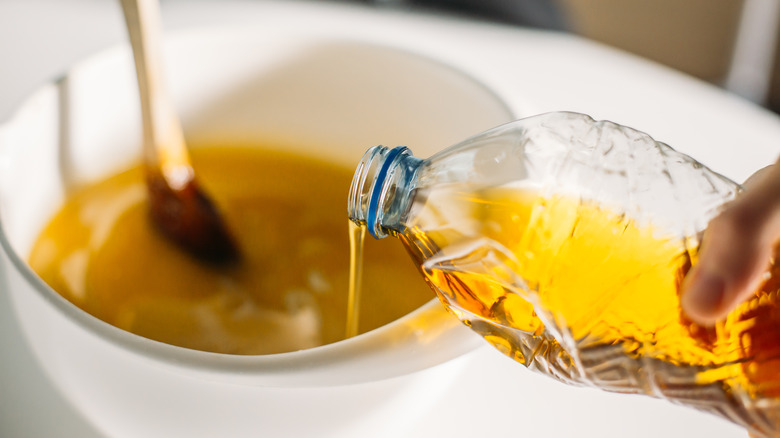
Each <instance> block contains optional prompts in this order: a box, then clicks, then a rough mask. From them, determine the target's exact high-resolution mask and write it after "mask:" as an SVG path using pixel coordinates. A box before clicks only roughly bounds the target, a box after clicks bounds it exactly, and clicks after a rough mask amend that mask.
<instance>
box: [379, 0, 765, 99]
mask: <svg viewBox="0 0 780 438" xmlns="http://www.w3.org/2000/svg"><path fill="white" fill-rule="evenodd" d="M364 1H365V2H367V3H371V4H375V5H378V6H385V7H395V8H407V9H422V10H428V11H437V12H443V13H450V14H458V15H463V16H469V17H471V18H476V19H483V20H491V21H497V22H503V23H508V24H512V25H520V26H530V27H536V28H545V29H554V30H560V31H566V32H572V33H576V34H579V35H581V36H584V37H586V38H589V39H592V40H595V41H598V42H601V43H604V44H607V45H610V46H613V47H616V48H619V49H622V50H625V51H628V52H631V53H633V54H636V55H638V56H641V57H643V58H647V59H650V60H653V61H656V62H659V63H661V64H664V65H667V66H669V67H671V68H674V69H676V70H680V71H682V72H684V73H687V74H689V75H692V76H694V77H697V78H699V79H702V80H704V81H707V82H709V83H712V84H714V85H717V86H720V87H724V88H726V89H728V90H730V91H732V92H734V93H736V94H739V95H740V96H742V97H744V98H746V99H749V100H751V101H753V102H756V103H758V104H760V105H764V106H767V107H768V108H770V109H772V110H773V111H775V112H778V111H780V65H779V64H780V63H778V61H777V59H778V57H777V56H776V52H777V46H778V44H777V33H778V32H777V28H778V21H780V1H778V0H684V1H679V0H652V1H647V0H364Z"/></svg>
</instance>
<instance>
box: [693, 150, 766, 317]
mask: <svg viewBox="0 0 780 438" xmlns="http://www.w3.org/2000/svg"><path fill="white" fill-rule="evenodd" d="M778 240H780V166H778V165H775V166H773V167H772V168H771V169H769V170H768V171H767V172H765V174H763V175H761V177H760V178H758V180H757V181H755V184H753V185H752V186H751V187H750V189H749V190H748V191H746V192H745V193H744V194H743V195H741V196H739V197H738V198H737V199H736V200H735V201H733V202H732V203H731V204H729V206H727V207H726V209H725V210H724V211H723V212H722V213H721V214H720V215H718V216H717V217H716V218H715V219H713V220H712V221H711V222H710V224H709V226H708V227H707V230H706V231H705V232H704V238H703V240H702V247H701V251H700V253H699V260H698V263H697V264H696V266H694V267H693V269H691V271H690V272H689V273H688V276H687V277H686V279H685V281H684V282H683V285H682V299H681V304H682V308H683V311H684V312H685V313H686V314H687V315H688V317H690V318H691V319H692V320H693V321H696V322H698V323H700V324H705V325H712V324H714V323H715V322H716V321H718V320H719V319H722V318H723V317H725V316H726V315H727V314H728V313H729V312H730V311H731V310H733V309H734V308H735V307H737V306H738V305H739V304H740V303H742V302H743V301H744V300H746V299H747V298H749V297H750V296H751V295H752V294H753V293H755V291H756V290H757V289H758V287H759V286H761V283H762V282H763V281H764V280H765V273H766V272H767V268H768V267H769V263H770V260H771V258H772V253H773V249H774V247H775V245H776V244H777V243H778Z"/></svg>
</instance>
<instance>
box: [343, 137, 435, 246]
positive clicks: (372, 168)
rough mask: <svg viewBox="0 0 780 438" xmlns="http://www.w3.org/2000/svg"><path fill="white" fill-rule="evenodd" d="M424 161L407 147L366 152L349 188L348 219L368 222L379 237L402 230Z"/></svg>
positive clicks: (380, 147) (383, 148)
mask: <svg viewBox="0 0 780 438" xmlns="http://www.w3.org/2000/svg"><path fill="white" fill-rule="evenodd" d="M422 163H423V160H421V159H419V158H416V157H414V156H413V155H412V152H411V151H410V150H409V149H408V148H406V147H404V146H399V147H396V148H393V149H390V148H387V147H384V146H374V147H372V148H370V149H369V150H368V151H366V153H365V154H364V155H363V159H362V160H360V164H358V167H357V169H356V170H355V175H354V177H353V178H352V185H351V187H350V189H349V201H348V204H347V213H348V215H349V219H350V220H352V221H353V222H356V223H358V224H366V226H367V227H368V232H369V233H370V234H371V235H372V236H374V238H376V239H381V238H383V237H386V236H387V234H388V231H389V230H393V231H397V232H401V231H402V230H403V225H402V219H403V217H404V215H405V213H406V212H407V211H408V209H409V208H408V207H409V205H410V204H411V201H412V198H413V193H412V190H413V188H414V181H415V180H416V178H417V170H418V169H419V167H420V165H421V164H422Z"/></svg>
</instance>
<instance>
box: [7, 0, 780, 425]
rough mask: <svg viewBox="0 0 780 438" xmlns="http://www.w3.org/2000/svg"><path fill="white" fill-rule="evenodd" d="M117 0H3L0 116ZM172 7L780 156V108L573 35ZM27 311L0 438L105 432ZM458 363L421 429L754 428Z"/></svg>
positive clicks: (113, 22) (688, 145)
mask: <svg viewBox="0 0 780 438" xmlns="http://www.w3.org/2000/svg"><path fill="white" fill-rule="evenodd" d="M117 3H118V2H113V1H107V0H48V1H44V0H0V60H1V61H0V123H2V121H3V120H5V119H7V118H8V117H10V116H11V114H12V112H13V109H14V108H15V107H16V106H18V104H19V103H20V102H21V101H22V100H23V99H24V97H25V96H26V95H28V94H29V93H30V92H31V91H33V90H34V89H35V88H37V87H38V86H40V85H41V84H42V83H44V82H45V81H47V80H49V79H52V78H54V77H56V76H58V75H60V74H62V73H63V72H65V71H66V70H67V68H68V66H70V65H72V64H73V63H74V62H76V61H78V60H80V59H83V58H85V57H87V56H88V55H90V54H93V53H95V52H97V51H99V50H101V49H104V48H107V47H110V46H113V45H116V44H119V43H123V42H124V40H125V33H124V28H123V21H122V18H121V15H120V11H119V6H118V4H117ZM312 11H314V12H312ZM163 14H164V17H163V19H164V22H165V24H166V29H167V30H177V29H187V28H193V27H198V26H215V25H219V26H225V25H229V26H251V25H262V23H264V22H267V21H268V20H277V21H278V20H297V21H301V20H303V21H305V22H308V24H310V25H312V26H324V27H328V26H334V31H336V30H335V27H338V30H337V31H338V32H342V33H343V32H347V33H351V34H352V35H353V36H354V35H357V36H358V37H359V36H361V35H362V36H366V37H367V38H372V39H380V40H381V39H383V38H384V39H388V38H390V39H392V40H393V41H397V42H398V43H399V44H402V45H404V44H405V45H408V46H409V47H411V48H414V49H415V50H419V51H421V52H424V53H429V54H431V55H432V56H436V57H439V58H441V59H442V60H443V61H445V62H448V63H451V64H453V65H456V66H458V67H460V68H462V69H464V70H466V71H467V72H469V73H470V74H472V75H473V76H475V77H476V78H477V79H480V80H482V81H483V82H484V83H485V84H487V85H488V86H489V87H492V88H493V89H494V90H496V91H497V92H498V93H499V94H500V95H502V96H504V97H505V98H506V99H507V101H508V102H509V105H510V106H511V107H512V108H513V109H514V110H515V111H516V112H517V113H518V114H528V113H533V112H544V111H551V110H574V111H580V112H585V113H589V114H591V115H592V116H594V117H595V118H602V119H611V120H613V121H616V122H618V123H622V124H626V125H629V126H633V127H635V128H638V129H641V130H644V131H646V132H649V133H651V134H652V135H653V136H654V137H655V138H657V139H660V140H662V141H665V142H667V143H669V144H671V145H673V146H675V147H676V148H678V149H681V150H683V151H684V152H687V153H690V154H691V155H693V156H695V157H697V158H699V159H700V160H702V161H703V162H704V163H705V164H708V165H709V166H711V167H713V168H714V169H716V170H718V171H720V172H722V173H724V174H726V175H727V176H730V177H732V178H734V179H736V180H741V179H744V178H745V177H747V176H748V175H749V174H750V173H752V171H754V170H756V169H757V168H759V167H761V166H763V165H767V164H771V163H772V162H773V161H774V160H775V159H776V157H777V155H778V153H779V152H780V121H779V120H778V118H777V117H776V116H775V115H773V114H770V113H768V112H766V111H763V110H761V109H759V108H756V107H754V106H752V105H750V104H748V103H745V102H743V101H741V100H739V99H737V98H734V97H731V96H728V95H726V94H725V93H723V92H721V91H719V90H717V89H715V88H714V87H712V86H709V85H706V84H702V83H700V82H698V81H696V80H693V79H690V78H687V77H684V76H682V75H679V74H677V73H675V72H671V71H669V70H667V69H665V68H662V67H659V66H656V65H653V64H650V63H647V62H644V61H642V60H639V59H636V58H634V57H632V56H629V55H626V54H623V53H620V52H616V51H612V50H609V49H607V48H604V47H602V46H599V45H596V44H593V43H589V42H587V41H583V40H580V39H577V38H574V37H571V36H567V35H562V34H549V33H543V32H535V31H528V30H523V29H517V28H511V27H506V26H495V25H488V24H484V23H474V22H466V21H462V20H454V19H447V18H442V17H430V16H423V15H416V14H411V13H408V12H393V11H382V12H377V11H375V10H373V9H370V8H364V7H360V6H352V5H346V4H331V3H323V2H319V3H316V4H307V3H302V2H294V1H286V2H268V1H261V0H255V1H236V0H229V1H194V0H191V1H184V0H171V1H165V2H164V5H163ZM0 275H2V272H0ZM14 318H15V317H14V315H13V314H12V313H11V309H10V303H9V299H8V296H7V294H6V293H5V291H0V437H3V438H16V437H81V438H90V437H98V436H100V434H99V433H98V432H97V431H96V430H95V429H94V427H92V426H91V425H90V424H89V423H88V422H87V421H86V420H85V419H84V418H83V417H82V416H81V415H80V414H79V413H78V412H76V411H75V410H74V409H73V408H72V407H71V406H70V405H69V404H68V403H67V401H66V400H65V399H64V398H63V397H62V396H61V395H60V394H59V393H58V392H57V390H56V389H54V388H53V386H51V384H50V382H49V380H48V378H47V377H46V376H45V375H44V374H43V372H42V370H41V369H40V367H39V366H38V365H37V364H36V363H35V361H34V359H33V357H32V354H31V352H30V350H29V348H28V347H27V346H26V345H25V344H24V340H23V338H22V334H21V332H20V330H19V327H18V325H17V322H16V320H15V319H14ZM457 362H459V364H460V365H462V366H464V367H466V369H467V372H466V373H464V377H463V380H462V381H461V382H459V384H458V385H457V386H455V387H453V388H451V390H450V391H449V392H448V393H447V394H446V395H445V396H444V397H443V398H442V402H441V404H439V405H436V406H433V407H432V408H431V411H430V412H429V413H428V414H427V415H424V416H423V417H422V420H420V421H419V423H418V424H415V425H414V427H413V428H412V430H410V431H409V435H410V436H419V437H423V436H431V437H433V436H437V437H438V436H453V437H466V436H498V435H503V436H506V435H509V436H527V437H569V436H578V437H607V436H615V437H619V436H622V437H658V436H664V437H667V438H670V437H698V436H707V437H744V436H745V433H744V432H743V431H741V430H739V429H738V428H736V427H735V426H733V425H731V424H729V423H727V422H725V421H722V420H720V419H718V418H715V417H712V416H709V415H706V414H701V413H698V412H696V411H693V410H689V409H687V408H681V407H676V406H673V405H671V404H668V403H666V402H662V401H658V400H653V399H650V398H647V397H639V396H620V395H614V394H607V393H604V392H601V391H598V390H594V389H582V388H570V387H566V386H564V385H561V384H558V383H556V382H553V381H552V380H550V379H547V378H544V377H540V376H537V375H535V374H533V373H530V372H528V371H526V370H525V369H523V368H522V367H521V366H519V365H517V364H516V363H514V362H512V361H511V360H509V359H506V358H504V357H503V356H502V355H500V354H499V353H497V352H495V351H494V350H493V349H492V348H489V347H484V348H481V349H478V350H476V351H475V352H473V353H471V354H469V355H467V356H464V357H462V358H460V359H458V361H457ZM456 365H457V364H456ZM529 419H533V421H530V420H529Z"/></svg>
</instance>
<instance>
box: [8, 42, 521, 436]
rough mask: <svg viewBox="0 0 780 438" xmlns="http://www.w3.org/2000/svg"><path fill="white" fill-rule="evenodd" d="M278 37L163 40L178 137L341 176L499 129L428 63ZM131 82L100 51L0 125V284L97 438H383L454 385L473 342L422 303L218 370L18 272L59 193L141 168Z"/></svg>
mask: <svg viewBox="0 0 780 438" xmlns="http://www.w3.org/2000/svg"><path fill="white" fill-rule="evenodd" d="M275 32H277V33H278V34H277V35H274V37H273V38H270V39H269V38H268V35H267V34H264V35H263V34H257V33H253V32H251V31H228V30H202V31H197V32H190V33H187V34H181V35H179V36H177V37H176V38H174V39H172V40H170V41H169V42H168V44H167V45H166V47H165V52H164V53H165V63H166V67H167V73H168V82H169V84H170V86H171V88H172V90H171V91H172V92H173V95H174V100H175V102H176V104H177V108H178V109H179V111H180V113H181V116H182V119H183V123H184V125H185V131H186V135H187V136H188V138H190V139H198V140H199V141H203V142H208V141H211V140H215V141H224V142H226V143H231V142H234V141H240V142H241V143H242V144H243V143H248V142H256V143H258V144H264V145H269V144H271V145H276V146H277V147H283V148H286V149H288V150H291V149H292V150H296V151H298V152H300V153H305V154H309V155H314V156H318V157H322V158H326V159H328V160H332V161H336V162H340V163H345V164H348V165H350V166H352V165H354V164H355V163H357V161H358V160H359V159H360V157H361V155H362V153H363V151H364V150H365V149H366V148H367V147H369V146H372V145H374V144H378V143H383V144H390V145H395V144H405V145H409V146H411V147H412V148H413V149H414V151H415V153H416V154H417V155H418V156H427V155H429V154H431V153H433V152H435V151H436V150H438V149H441V148H444V147H446V146H448V145H449V144H451V143H455V142H456V141H458V140H460V139H462V138H465V137H467V136H469V135H471V134H473V133H475V132H480V131H482V130H484V129H486V128H489V127H491V126H494V125H498V124H500V123H503V122H506V121H508V120H509V119H511V118H513V115H512V114H510V111H509V110H508V109H507V108H506V106H505V105H504V104H503V103H502V102H501V100H500V99H499V98H498V97H497V96H496V95H494V94H493V93H492V92H491V91H490V90H488V89H486V88H485V87H483V86H482V85H480V84H479V83H476V82H475V81H473V80H472V79H470V78H468V77H466V76H464V75H463V74H461V73H459V72H457V71H455V70H453V69H451V68H449V67H447V66H444V65H441V64H438V63H436V62H434V61H431V60H428V59H425V58H422V57H419V56H416V55H414V54H411V53H406V52H403V51H399V50H396V49H392V48H388V47H380V46H375V45H371V44H367V43H362V42H356V41H347V40H343V39H328V38H326V37H324V36H323V35H316V34H306V33H305V32H300V31H295V30H290V31H284V30H281V29H278V30H276V31H275ZM296 32H297V33H296ZM133 75H134V71H133V67H132V60H131V56H130V53H129V50H128V49H127V48H118V49H115V50H110V51H108V52H105V53H102V54H100V55H97V56H95V57H93V58H91V59H89V60H87V61H86V62H83V63H81V64H79V65H77V66H76V67H74V68H73V69H72V70H71V71H70V72H68V74H67V75H65V76H63V77H62V78H61V79H60V80H58V81H56V82H54V83H52V84H49V85H46V86H45V87H43V88H42V89H41V90H40V91H38V92H37V93H35V94H34V95H33V96H32V97H31V98H30V99H29V100H27V101H26V102H25V103H24V104H23V105H22V107H21V108H20V109H19V110H18V112H17V113H16V114H15V116H14V117H12V118H11V119H10V120H9V122H8V123H7V124H5V125H4V126H2V127H0V168H2V169H3V172H2V173H0V220H1V221H2V229H0V242H1V243H2V249H3V256H2V258H3V261H4V263H5V268H6V271H7V274H8V275H7V278H6V281H7V286H8V289H9V291H10V296H11V298H12V302H13V306H14V308H15V311H16V312H17V316H18V318H19V320H20V321H21V326H22V329H23V331H24V333H25V335H26V336H27V339H28V341H29V343H30V345H31V346H32V349H33V351H34V352H35V354H36V356H37V358H38V359H39V360H40V363H41V364H42V365H43V367H44V369H45V370H46V372H47V373H48V374H49V375H50V377H51V378H52V380H53V381H54V382H55V384H56V386H57V387H58V388H59V389H60V390H61V391H62V392H63V393H64V394H65V395H66V397H67V398H68V400H69V401H71V402H72V403H73V404H74V406H76V407H77V409H79V410H80V411H81V412H82V413H83V414H84V415H85V416H86V417H87V418H88V419H89V420H90V421H91V422H92V423H93V424H94V425H95V426H96V427H97V428H98V429H100V430H101V431H102V432H104V433H106V434H108V435H110V436H129V437H139V436H167V437H170V436H180V435H186V436H189V437H194V436H231V437H237V436H245V435H249V436H264V435H271V436H278V435H280V434H282V433H284V434H290V435H294V436H312V435H314V436H347V435H349V434H351V433H355V434H370V431H371V430H372V428H375V427H376V422H375V421H374V422H372V418H376V416H378V415H386V414H387V412H392V413H393V414H392V415H393V418H394V421H393V422H392V423H391V424H387V425H386V429H385V430H384V431H383V432H382V433H381V435H390V434H395V433H400V432H401V431H403V427H404V424H408V423H409V422H410V421H412V419H413V418H414V415H421V413H422V412H425V410H424V409H422V407H423V406H425V405H426V404H428V405H430V403H432V402H434V401H435V400H436V397H437V396H438V394H440V393H441V391H440V390H441V389H442V388H445V387H446V386H447V385H450V384H451V383H452V381H453V379H455V378H456V377H457V372H458V370H457V367H453V366H447V365H442V364H446V363H447V362H449V361H451V359H453V358H456V357H458V356H459V355H461V354H463V353H464V352H466V351H469V350H471V349H473V348H474V346H475V345H477V343H478V342H479V339H478V338H477V337H476V336H475V335H474V334H472V333H471V332H470V331H469V330H468V329H466V328H465V327H462V326H461V325H460V323H459V322H458V321H457V320H456V319H455V318H453V317H451V316H449V315H448V314H446V312H445V311H444V310H443V308H441V307H440V306H439V304H438V302H436V301H435V300H432V301H431V302H429V303H428V304H426V305H425V306H423V307H421V308H420V309H418V310H416V311H414V312H412V313H411V314H409V315H407V316H405V317H404V318H401V319H399V320H397V321H395V322H393V323H390V324H388V325H386V326H384V327H381V328H379V329H377V330H374V331H372V332H369V333H366V334H363V335H360V336H358V337H355V338H352V339H349V340H346V341H342V342H337V343H334V344H330V345H326V346H322V347H318V348H313V349H309V350H304V351H299V352H294V353H285V354H276V355H267V356H230V355H222V354H213V353H206V352H200V351H193V350H187V349H184V348H179V347H174V346H170V345H166V344H162V343H158V342H155V341H151V340H148V339H145V338H142V337H139V336H136V335H133V334H130V333H127V332H124V331H122V330H119V329H117V328H115V327H113V326H111V325H108V324H106V323H103V322H102V321H100V320H98V319H96V318H94V317H92V316H91V315H89V314H87V313H85V312H83V311H81V310H80V309H78V308H76V307H75V306H73V305H71V304H70V303H69V302H67V301H66V300H64V299H63V298H61V297H60V296H59V295H58V294H57V293H56V292H54V291H53V290H52V289H51V288H49V287H48V286H47V285H46V284H44V283H43V282H42V281H41V280H40V279H39V278H38V277H37V276H36V275H35V273H33V272H32V271H31V270H30V268H29V267H28V265H27V264H26V263H25V261H24V260H25V259H26V257H27V254H28V252H29V250H30V248H31V246H32V243H33V242H34V240H35V238H36V236H37V234H38V232H39V231H40V230H41V228H42V227H43V226H44V224H45V223H46V222H47V221H48V219H49V218H50V217H51V215H52V214H53V213H54V212H55V211H56V209H57V208H58V207H59V206H60V205H61V204H62V202H63V200H64V197H65V196H66V194H67V193H68V191H69V189H70V188H72V187H75V186H78V185H80V184H84V183H85V182H89V181H93V180H95V179H98V178H101V177H105V176H107V175H109V174H111V173H113V172H115V171H117V170H120V169H122V168H124V167H126V166H128V165H129V164H130V163H132V162H134V161H137V160H138V159H139V152H140V147H139V144H140V122H139V120H140V116H139V109H138V103H137V95H136V93H137V87H136V84H135V78H134V76H133ZM345 204H346V192H345ZM345 209H346V207H345ZM345 217H346V212H345ZM345 239H346V236H345ZM421 281H422V279H421ZM365 293H371V291H366V292H365ZM431 367H433V368H431Z"/></svg>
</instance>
